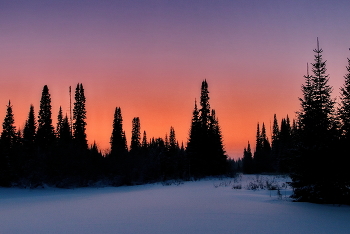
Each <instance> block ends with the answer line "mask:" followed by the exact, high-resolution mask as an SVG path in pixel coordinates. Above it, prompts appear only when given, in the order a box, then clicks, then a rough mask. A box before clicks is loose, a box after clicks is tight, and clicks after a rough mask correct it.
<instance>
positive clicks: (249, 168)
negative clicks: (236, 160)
mask: <svg viewBox="0 0 350 234" xmlns="http://www.w3.org/2000/svg"><path fill="white" fill-rule="evenodd" d="M242 164H243V173H245V174H251V173H253V172H254V168H253V155H252V150H251V147H250V143H249V141H248V146H247V148H244V152H243V159H242Z"/></svg>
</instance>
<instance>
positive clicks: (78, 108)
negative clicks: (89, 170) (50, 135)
mask: <svg viewBox="0 0 350 234" xmlns="http://www.w3.org/2000/svg"><path fill="white" fill-rule="evenodd" d="M85 101H86V98H85V94H84V88H83V84H77V87H76V89H75V102H74V108H73V121H74V123H73V130H74V132H73V139H74V142H75V144H76V146H77V147H78V149H80V150H86V149H87V148H88V144H87V139H86V133H85V131H86V121H85V120H86V109H85Z"/></svg>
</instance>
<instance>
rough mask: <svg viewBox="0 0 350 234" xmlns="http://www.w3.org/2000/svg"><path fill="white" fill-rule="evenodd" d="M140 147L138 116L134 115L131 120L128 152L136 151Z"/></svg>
mask: <svg viewBox="0 0 350 234" xmlns="http://www.w3.org/2000/svg"><path fill="white" fill-rule="evenodd" d="M140 149H141V130H140V118H139V117H135V118H133V120H132V133H131V144H130V152H133V153H136V152H138V151H139V150H140Z"/></svg>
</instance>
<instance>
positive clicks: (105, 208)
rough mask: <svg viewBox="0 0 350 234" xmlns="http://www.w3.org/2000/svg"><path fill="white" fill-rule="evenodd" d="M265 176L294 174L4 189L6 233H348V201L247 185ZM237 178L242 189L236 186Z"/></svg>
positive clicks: (1, 215) (0, 192)
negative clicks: (305, 199) (321, 200)
mask: <svg viewBox="0 0 350 234" xmlns="http://www.w3.org/2000/svg"><path fill="white" fill-rule="evenodd" d="M265 180H266V181H267V180H269V181H270V182H271V181H272V180H275V181H274V182H275V184H277V185H278V186H280V187H282V186H284V184H285V182H286V181H288V178H276V177H272V176H270V177H268V176H267V177H266V176H265V177H257V176H254V175H252V176H243V177H242V178H238V179H231V178H225V179H222V180H219V179H207V180H202V181H196V182H185V183H183V184H180V185H179V186H177V185H175V184H172V185H170V186H164V185H162V184H148V185H140V186H132V187H117V188H115V187H105V188H78V189H55V188H45V189H34V190H29V189H19V188H0V233H36V234H37V233H201V234H203V233H349V231H350V222H349V220H350V207H349V206H338V205H319V204H310V203H296V202H292V201H291V200H290V199H289V198H288V195H289V194H290V193H291V189H290V188H283V189H281V190H280V193H281V194H282V196H278V195H277V190H273V191H269V190H263V189H259V190H247V189H246V188H247V187H248V185H249V184H250V182H252V181H253V183H256V182H257V181H265ZM266 181H265V182H266ZM265 182H264V183H265ZM265 184H266V183H265ZM237 185H241V186H242V189H232V187H233V186H237Z"/></svg>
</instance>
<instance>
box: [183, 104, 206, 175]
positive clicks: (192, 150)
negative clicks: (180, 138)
mask: <svg viewBox="0 0 350 234" xmlns="http://www.w3.org/2000/svg"><path fill="white" fill-rule="evenodd" d="M201 145H202V143H201V123H200V120H199V111H198V108H197V101H196V100H195V102H194V110H193V117H192V122H191V128H190V136H189V139H188V142H187V147H186V155H187V165H188V174H189V176H193V175H196V176H198V175H199V168H200V166H199V165H200V163H201V154H200V152H201Z"/></svg>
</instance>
